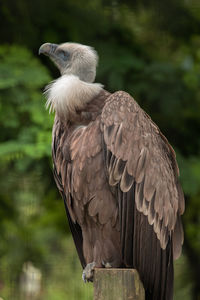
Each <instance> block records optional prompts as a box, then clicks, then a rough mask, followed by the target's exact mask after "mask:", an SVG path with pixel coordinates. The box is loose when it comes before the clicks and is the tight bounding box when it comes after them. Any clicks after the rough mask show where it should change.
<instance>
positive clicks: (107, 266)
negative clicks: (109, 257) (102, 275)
mask: <svg viewBox="0 0 200 300" xmlns="http://www.w3.org/2000/svg"><path fill="white" fill-rule="evenodd" d="M101 263H102V265H103V266H104V267H105V268H112V266H111V264H110V263H109V262H105V261H103V260H102V262H101Z"/></svg>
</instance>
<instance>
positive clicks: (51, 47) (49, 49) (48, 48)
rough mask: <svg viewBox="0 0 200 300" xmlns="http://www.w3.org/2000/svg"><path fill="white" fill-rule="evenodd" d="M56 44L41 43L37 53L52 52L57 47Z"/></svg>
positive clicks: (47, 53)
mask: <svg viewBox="0 0 200 300" xmlns="http://www.w3.org/2000/svg"><path fill="white" fill-rule="evenodd" d="M57 46H58V45H57V44H52V43H45V44H43V45H41V46H40V48H39V51H38V54H39V55H40V54H45V55H48V56H49V55H51V54H52V53H54V51H55V50H56V48H57Z"/></svg>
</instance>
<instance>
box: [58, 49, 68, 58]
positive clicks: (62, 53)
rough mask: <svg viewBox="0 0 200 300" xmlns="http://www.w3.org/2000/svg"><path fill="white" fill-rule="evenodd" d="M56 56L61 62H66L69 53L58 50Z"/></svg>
mask: <svg viewBox="0 0 200 300" xmlns="http://www.w3.org/2000/svg"><path fill="white" fill-rule="evenodd" d="M57 54H58V56H59V57H60V58H61V59H62V60H67V59H68V58H69V52H67V51H64V50H59V51H58V53H57Z"/></svg>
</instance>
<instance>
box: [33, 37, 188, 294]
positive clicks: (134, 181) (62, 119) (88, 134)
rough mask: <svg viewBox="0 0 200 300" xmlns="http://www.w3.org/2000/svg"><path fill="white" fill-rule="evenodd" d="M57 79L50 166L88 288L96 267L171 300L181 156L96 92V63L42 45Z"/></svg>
mask: <svg viewBox="0 0 200 300" xmlns="http://www.w3.org/2000/svg"><path fill="white" fill-rule="evenodd" d="M39 54H44V55H46V56H48V57H49V58H50V59H51V60H52V62H53V63H54V64H55V65H56V66H57V68H58V70H59V71H60V77H59V78H58V79H56V80H54V81H53V82H51V83H50V84H48V85H47V87H46V88H45V92H44V93H45V95H46V98H47V101H46V107H47V108H48V109H49V111H50V112H54V113H55V119H54V125H53V130H52V160H53V172H54V178H55V182H56V184H57V187H58V190H59V192H60V194H61V196H62V198H63V200H64V204H65V209H66V214H67V218H68V222H69V227H70V230H71V233H72V236H73V239H74V243H75V246H76V250H77V253H78V256H79V259H80V262H81V265H82V267H83V273H82V277H83V280H84V281H93V277H94V270H95V268H135V269H136V270H137V271H138V272H139V276H140V279H141V281H142V282H143V285H144V288H145V295H146V299H147V300H171V299H173V283H174V266H173V261H174V260H175V259H177V258H178V257H179V256H180V254H181V251H182V245H183V239H184V233H183V227H182V222H181V215H182V214H183V212H184V209H185V202H184V194H183V191H182V188H181V185H180V182H179V168H178V165H177V161H176V155H175V152H174V150H173V148H172V146H171V145H170V144H169V142H168V140H167V138H166V137H165V136H164V135H163V134H162V133H161V131H160V129H159V128H158V126H157V125H156V124H155V123H154V122H153V121H152V119H151V118H150V116H149V115H148V114H147V113H146V112H145V111H144V110H143V109H142V108H141V107H140V106H139V104H138V103H137V102H136V101H135V100H134V98H133V97H132V96H131V95H130V94H128V93H127V92H124V91H116V92H114V93H111V92H109V91H107V90H105V89H104V87H103V85H102V84H100V83H95V78H96V70H97V65H98V54H97V52H96V51H95V49H94V48H92V47H90V46H86V45H82V44H79V43H73V42H66V43H62V44H53V43H45V44H42V45H41V47H40V48H39Z"/></svg>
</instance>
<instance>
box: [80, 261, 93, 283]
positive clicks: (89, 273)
mask: <svg viewBox="0 0 200 300" xmlns="http://www.w3.org/2000/svg"><path fill="white" fill-rule="evenodd" d="M95 266H96V263H95V262H92V263H89V264H87V266H86V267H85V269H84V270H83V274H82V279H83V281H84V282H87V281H93V276H94V268H95Z"/></svg>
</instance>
